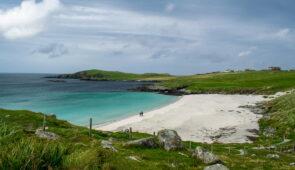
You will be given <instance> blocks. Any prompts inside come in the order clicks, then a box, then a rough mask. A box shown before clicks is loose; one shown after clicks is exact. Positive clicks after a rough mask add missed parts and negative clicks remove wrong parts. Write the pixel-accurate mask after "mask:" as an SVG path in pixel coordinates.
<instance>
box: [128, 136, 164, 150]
mask: <svg viewBox="0 0 295 170" xmlns="http://www.w3.org/2000/svg"><path fill="white" fill-rule="evenodd" d="M124 146H143V147H147V148H157V147H158V144H157V143H156V141H155V139H154V137H149V138H143V139H138V140H133V141H129V142H127V143H125V144H124Z"/></svg>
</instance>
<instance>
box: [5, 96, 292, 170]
mask: <svg viewBox="0 0 295 170" xmlns="http://www.w3.org/2000/svg"><path fill="white" fill-rule="evenodd" d="M265 106H266V108H267V110H266V112H265V116H268V117H267V118H264V119H261V121H260V127H261V129H262V131H261V133H260V137H259V138H258V139H257V141H255V142H254V143H252V144H219V143H214V144H211V145H210V144H202V143H196V142H192V148H195V147H196V146H203V147H205V148H207V149H209V150H212V151H213V153H214V154H216V155H217V156H219V157H220V158H221V160H222V161H223V163H224V164H225V165H226V166H227V167H228V168H230V169H233V170H234V169H238V170H240V169H284V170H287V169H294V166H292V165H291V164H290V163H292V162H294V160H295V155H294V148H293V147H294V146H293V144H294V142H295V138H294V136H295V132H294V129H295V128H294V127H295V110H294V108H295V93H291V94H288V95H285V96H282V97H280V98H277V99H274V100H272V101H270V102H267V103H266V104H265ZM42 122H43V114H41V113H34V112H30V111H11V110H5V109H0V123H1V126H0V169H203V168H204V166H207V165H206V164H204V163H202V162H201V161H200V160H198V159H197V158H195V157H192V156H191V152H190V151H188V150H184V151H170V152H168V151H166V150H164V149H163V148H156V149H150V148H145V147H130V146H129V147H126V146H124V143H125V142H126V141H129V140H132V139H140V138H143V137H149V136H151V135H149V134H143V133H133V136H132V139H130V138H129V135H128V134H126V133H124V132H117V133H112V132H103V131H97V130H94V131H93V134H92V137H91V138H90V137H89V136H88V129H87V128H84V127H79V126H75V125H72V124H70V123H68V122H66V121H62V120H58V119H55V118H48V119H47V126H48V127H49V128H48V130H47V131H50V132H54V133H55V134H57V135H59V136H60V137H61V138H60V139H58V140H50V139H41V138H38V137H37V136H36V135H35V134H34V132H35V130H36V128H38V127H41V126H42ZM268 129H273V130H272V131H268ZM266 131H267V133H265V132H266ZM110 139H112V140H111V141H112V144H111V145H112V146H113V147H115V148H116V149H117V150H118V152H113V151H111V150H108V149H103V148H102V147H101V146H102V145H101V141H102V140H110ZM284 139H285V140H284ZM286 139H287V140H286ZM282 141H285V142H282ZM184 145H185V146H186V148H189V142H188V141H186V142H184ZM269 146H272V147H270V148H269ZM255 147H256V148H255ZM257 147H258V148H260V149H257ZM229 148H230V149H229ZM239 150H244V151H245V152H246V154H244V155H241V154H240V152H239ZM268 154H276V155H279V157H280V158H279V159H272V158H268V157H267V155H268ZM129 156H133V157H136V158H137V159H138V160H139V161H135V160H132V159H130V157H129Z"/></svg>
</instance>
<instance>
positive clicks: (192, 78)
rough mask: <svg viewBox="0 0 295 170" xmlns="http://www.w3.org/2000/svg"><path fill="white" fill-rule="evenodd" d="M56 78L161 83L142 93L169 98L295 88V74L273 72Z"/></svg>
mask: <svg viewBox="0 0 295 170" xmlns="http://www.w3.org/2000/svg"><path fill="white" fill-rule="evenodd" d="M54 78H75V79H81V80H89V81H156V82H158V83H157V84H155V85H154V86H151V87H144V88H139V89H138V91H155V92H160V93H167V94H169V93H170V94H191V93H222V94H223V93H225V94H273V93H276V92H279V91H286V90H290V89H293V88H295V71H273V70H263V71H240V72H215V73H207V74H196V75H188V76H174V75H170V74H158V73H145V74H134V73H123V72H119V71H103V70H86V71H80V72H77V73H74V74H62V75H58V76H55V77H54Z"/></svg>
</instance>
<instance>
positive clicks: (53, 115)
mask: <svg viewBox="0 0 295 170" xmlns="http://www.w3.org/2000/svg"><path fill="white" fill-rule="evenodd" d="M46 116H47V117H52V118H54V119H56V115H55V114H53V113H50V114H47V115H46Z"/></svg>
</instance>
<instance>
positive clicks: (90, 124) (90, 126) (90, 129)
mask: <svg viewBox="0 0 295 170" xmlns="http://www.w3.org/2000/svg"><path fill="white" fill-rule="evenodd" d="M91 131H92V118H90V120H89V137H91V136H92V132H91Z"/></svg>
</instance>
